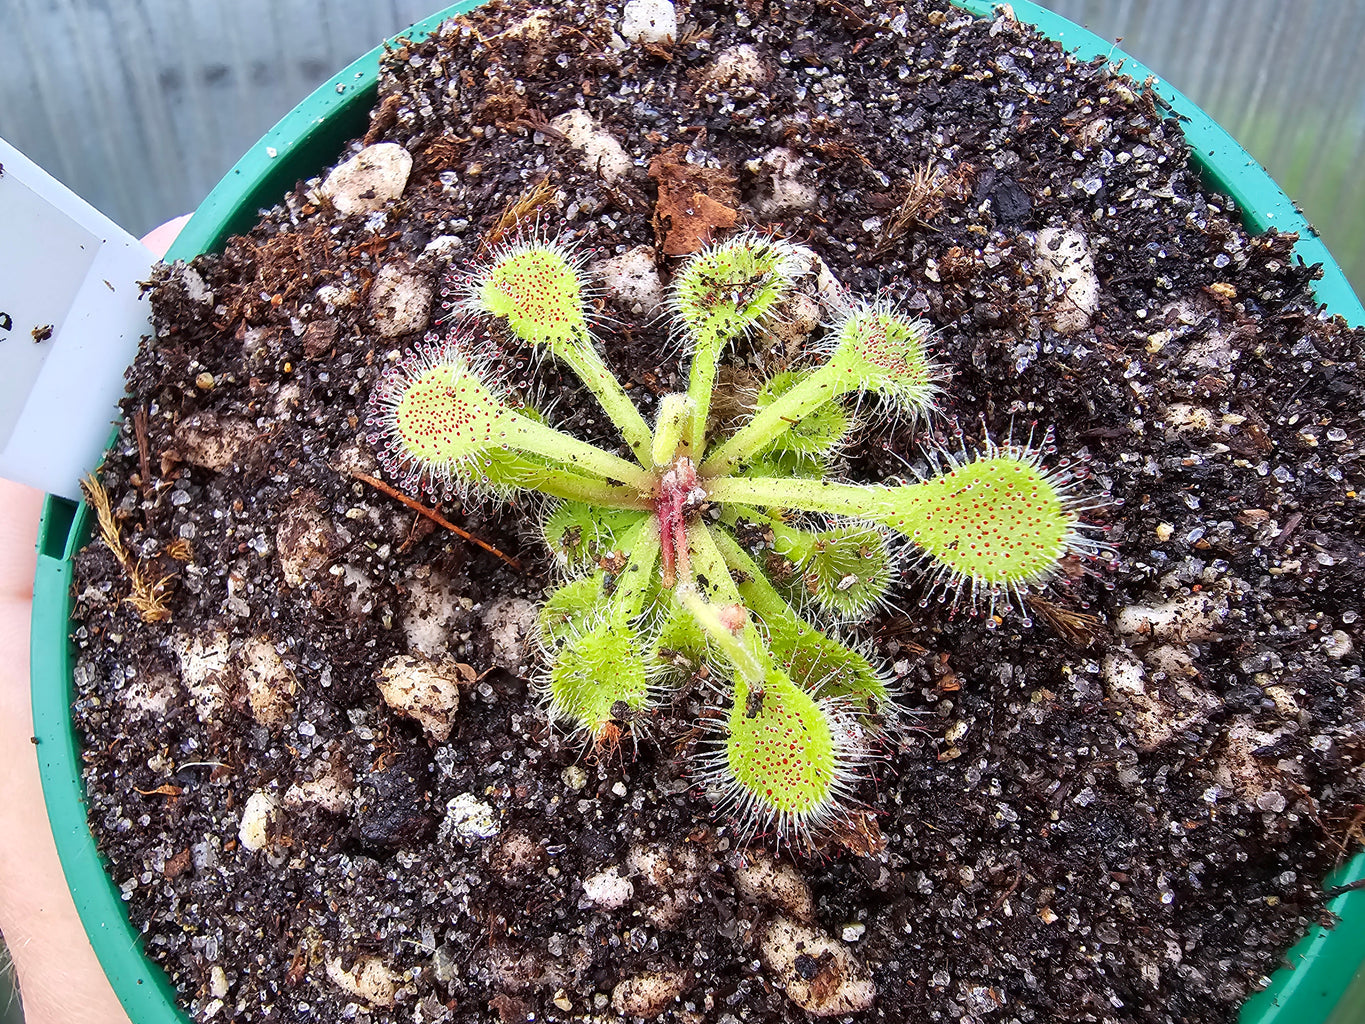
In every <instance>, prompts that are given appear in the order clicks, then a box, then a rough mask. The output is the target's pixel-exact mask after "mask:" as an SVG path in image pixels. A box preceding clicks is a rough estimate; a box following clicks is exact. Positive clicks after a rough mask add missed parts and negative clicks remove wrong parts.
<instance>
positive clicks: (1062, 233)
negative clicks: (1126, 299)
mask: <svg viewBox="0 0 1365 1024" xmlns="http://www.w3.org/2000/svg"><path fill="white" fill-rule="evenodd" d="M1037 247H1038V255H1039V256H1040V257H1041V259H1040V263H1041V265H1042V269H1043V270H1044V271H1045V272H1046V273H1047V276H1048V278H1049V280H1050V282H1051V284H1052V288H1053V291H1054V292H1060V294H1059V295H1058V296H1057V302H1056V304H1055V305H1054V306H1053V307H1052V325H1053V327H1055V328H1056V329H1057V332H1058V333H1059V334H1074V333H1075V332H1077V331H1080V330H1083V329H1085V328H1086V327H1087V326H1089V324H1090V316H1091V314H1093V313H1094V312H1095V311H1096V310H1097V309H1099V308H1100V279H1099V278H1098V277H1097V276H1096V275H1095V260H1094V258H1093V257H1092V256H1091V255H1090V248H1089V245H1088V244H1087V243H1086V239H1085V236H1084V235H1082V234H1081V233H1080V232H1079V231H1072V230H1062V229H1061V228H1044V229H1043V230H1042V231H1039V232H1038V240H1037Z"/></svg>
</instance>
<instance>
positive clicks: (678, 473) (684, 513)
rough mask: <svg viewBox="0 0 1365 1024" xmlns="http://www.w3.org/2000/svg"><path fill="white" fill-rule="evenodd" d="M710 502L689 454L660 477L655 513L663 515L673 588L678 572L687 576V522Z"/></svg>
mask: <svg viewBox="0 0 1365 1024" xmlns="http://www.w3.org/2000/svg"><path fill="white" fill-rule="evenodd" d="M705 503H706V488H704V487H702V486H701V484H699V483H698V482H697V467H696V465H695V464H694V463H693V462H692V460H691V459H689V458H688V457H687V456H686V455H682V456H679V457H678V458H677V459H676V460H675V461H674V463H673V464H672V465H671V466H670V467H669V468H668V469H667V470H665V471H664V474H663V475H662V476H660V477H659V484H658V487H657V488H655V491H654V514H655V515H656V516H658V517H659V540H660V544H661V546H662V549H663V551H662V559H663V581H664V586H665V587H669V588H671V587H672V586H673V584H674V583H676V582H677V581H678V574H679V573H681V574H682V575H683V576H687V575H688V574H689V572H690V560H689V558H688V555H687V523H688V520H689V519H691V517H692V515H693V513H695V512H696V511H697V509H699V508H701V506H702V505H704V504H705Z"/></svg>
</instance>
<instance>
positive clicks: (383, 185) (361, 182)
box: [320, 142, 412, 217]
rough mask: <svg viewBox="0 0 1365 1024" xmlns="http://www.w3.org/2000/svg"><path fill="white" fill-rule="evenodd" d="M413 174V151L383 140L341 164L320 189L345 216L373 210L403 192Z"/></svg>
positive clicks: (381, 207) (378, 208) (379, 208)
mask: <svg viewBox="0 0 1365 1024" xmlns="http://www.w3.org/2000/svg"><path fill="white" fill-rule="evenodd" d="M410 173H412V154H411V153H409V152H408V151H407V150H406V149H404V148H403V147H402V146H400V145H398V144H397V143H396V142H380V143H376V144H375V145H373V146H366V147H365V148H364V149H362V150H361V151H360V152H359V153H357V154H356V155H355V156H353V157H351V159H349V160H347V161H345V162H343V163H340V164H338V165H337V166H336V167H335V168H334V169H333V171H332V173H331V174H329V175H327V178H326V180H324V181H323V183H322V188H321V190H320V191H321V192H322V194H323V195H324V196H326V197H327V198H328V199H330V200H331V202H332V205H333V206H335V207H336V209H337V212H338V213H340V214H341V215H342V216H344V217H349V216H351V215H353V214H357V213H373V212H375V211H376V210H382V209H383V208H384V204H385V203H387V202H388V201H389V200H390V199H397V198H398V197H399V196H401V195H402V194H403V190H404V189H405V188H407V185H408V175H409V174H410Z"/></svg>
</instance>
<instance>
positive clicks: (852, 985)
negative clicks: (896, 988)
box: [758, 917, 877, 1017]
mask: <svg viewBox="0 0 1365 1024" xmlns="http://www.w3.org/2000/svg"><path fill="white" fill-rule="evenodd" d="M758 940H759V956H760V957H761V958H762V960H763V964H764V966H766V967H767V968H768V970H770V971H772V972H773V973H774V974H775V975H777V977H778V979H779V980H780V981H781V982H782V984H783V985H784V986H785V987H786V990H787V998H788V999H790V1000H791V1001H792V1002H793V1003H795V1004H796V1005H797V1006H799V1007H801V1009H803V1010H805V1011H806V1012H807V1013H809V1014H811V1015H812V1016H815V1017H833V1016H843V1015H844V1014H846V1013H859V1012H861V1011H863V1010H866V1009H867V1008H868V1007H870V1006H871V1005H872V1002H873V1000H874V999H876V998H877V986H876V985H875V984H874V983H873V981H872V978H871V976H870V975H869V974H868V972H867V968H865V967H864V966H863V965H862V964H861V963H859V962H858V960H857V959H855V958H854V956H853V954H852V953H850V952H849V951H848V949H847V948H846V947H845V946H844V945H843V943H841V942H839V941H838V940H836V939H834V938H831V937H830V936H828V935H826V934H825V933H824V932H822V931H818V930H817V929H815V928H812V927H810V926H809V925H804V924H800V923H799V922H796V921H792V920H790V919H788V918H785V917H776V918H773V919H772V920H771V921H769V922H767V923H766V924H765V925H764V926H763V927H762V928H761V929H760V930H759V935H758ZM812 967H815V968H816V970H814V971H813V972H812V969H811V968H812Z"/></svg>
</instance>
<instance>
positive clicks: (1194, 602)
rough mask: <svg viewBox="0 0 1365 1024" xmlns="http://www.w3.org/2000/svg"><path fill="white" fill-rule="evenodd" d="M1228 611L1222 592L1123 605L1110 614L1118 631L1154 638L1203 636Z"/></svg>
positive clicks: (1205, 638)
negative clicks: (1156, 602) (1158, 602)
mask: <svg viewBox="0 0 1365 1024" xmlns="http://www.w3.org/2000/svg"><path fill="white" fill-rule="evenodd" d="M1227 615H1228V599H1227V595H1226V594H1210V593H1207V592H1203V593H1198V594H1185V595H1183V596H1181V597H1176V598H1172V599H1171V600H1169V601H1164V602H1162V603H1160V604H1151V605H1136V604H1135V605H1127V606H1126V607H1123V608H1120V609H1119V611H1118V614H1117V615H1116V616H1115V617H1114V625H1115V626H1116V627H1117V629H1118V631H1119V635H1121V636H1125V637H1142V638H1146V639H1157V640H1207V639H1209V638H1210V637H1212V636H1213V635H1214V632H1215V631H1216V630H1217V629H1218V627H1219V625H1220V624H1221V623H1222V621H1223V620H1224V619H1225V618H1227Z"/></svg>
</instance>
